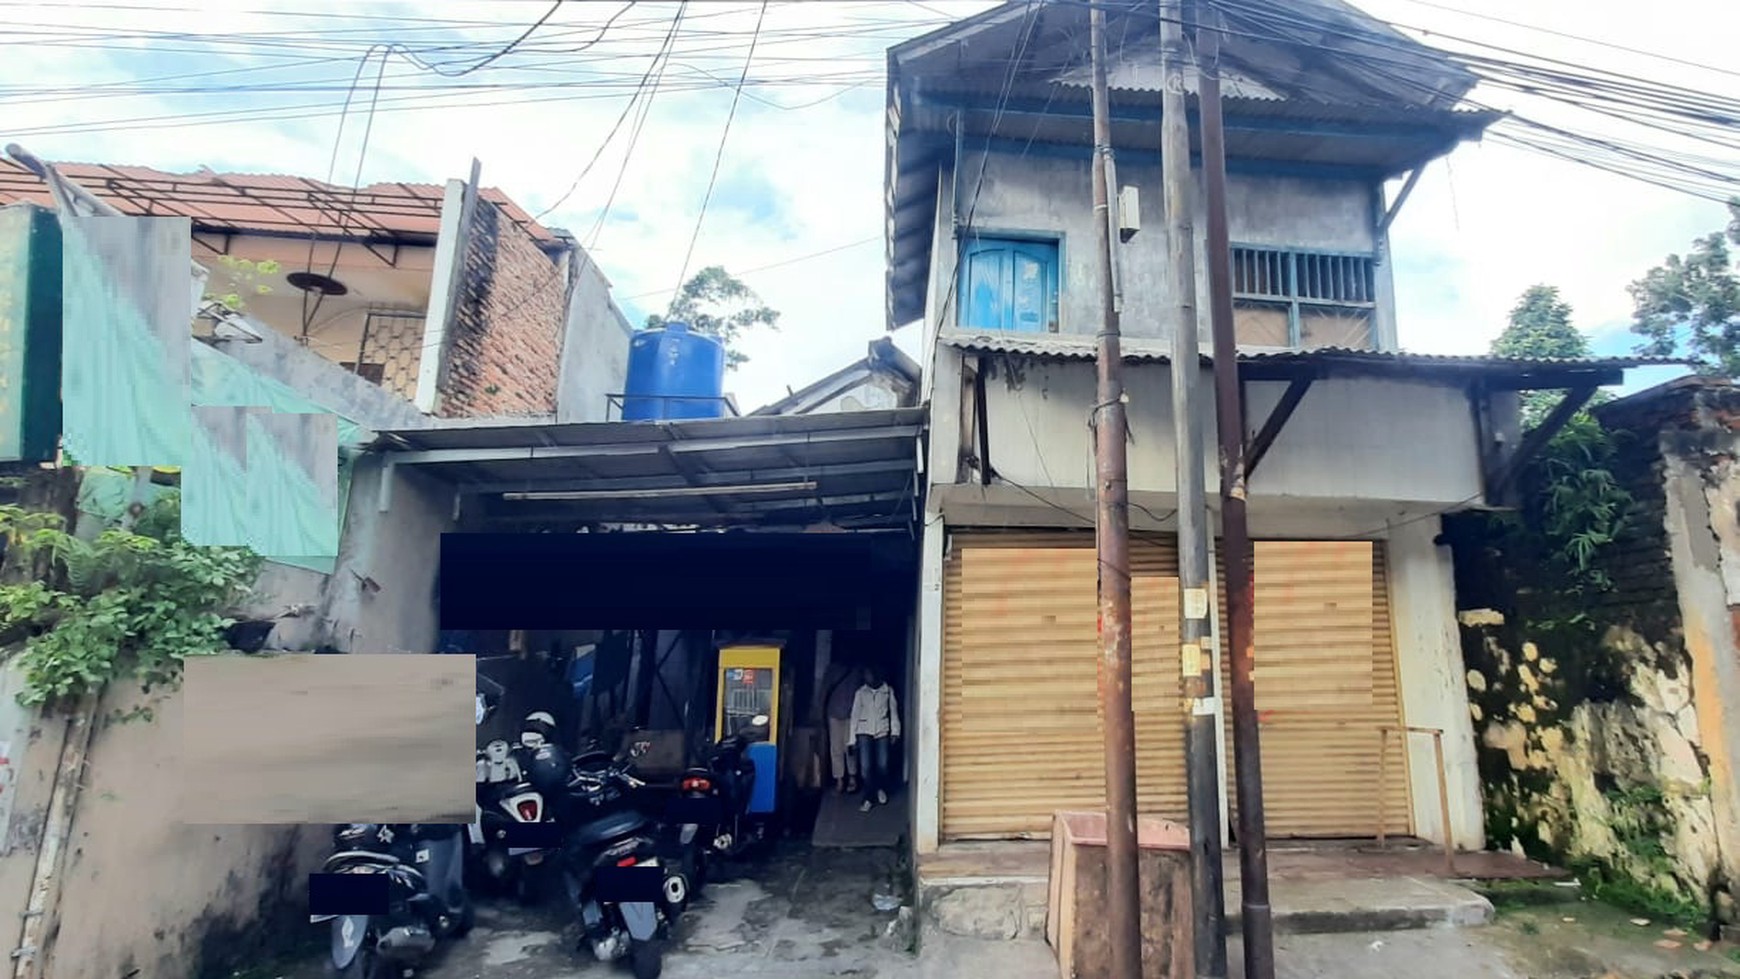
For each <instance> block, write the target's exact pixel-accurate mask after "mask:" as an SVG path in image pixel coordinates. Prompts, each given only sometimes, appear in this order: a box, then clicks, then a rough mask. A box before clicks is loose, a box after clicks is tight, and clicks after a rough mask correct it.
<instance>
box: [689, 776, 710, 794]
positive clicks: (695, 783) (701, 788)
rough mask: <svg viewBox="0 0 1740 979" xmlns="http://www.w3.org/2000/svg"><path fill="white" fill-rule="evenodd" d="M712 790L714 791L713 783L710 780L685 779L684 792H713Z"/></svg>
mask: <svg viewBox="0 0 1740 979" xmlns="http://www.w3.org/2000/svg"><path fill="white" fill-rule="evenodd" d="M712 790H713V783H712V781H711V780H709V779H704V778H686V779H683V791H684V792H711V791H712Z"/></svg>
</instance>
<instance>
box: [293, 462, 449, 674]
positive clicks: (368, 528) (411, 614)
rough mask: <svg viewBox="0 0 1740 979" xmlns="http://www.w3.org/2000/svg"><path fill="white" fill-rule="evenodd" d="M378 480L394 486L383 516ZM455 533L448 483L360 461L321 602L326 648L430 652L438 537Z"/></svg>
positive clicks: (435, 621) (410, 470) (435, 625)
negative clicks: (333, 567) (335, 559)
mask: <svg viewBox="0 0 1740 979" xmlns="http://www.w3.org/2000/svg"><path fill="white" fill-rule="evenodd" d="M383 481H388V482H390V484H391V490H390V491H389V495H388V500H387V508H386V510H384V511H383V510H382V509H381V506H380V502H381V495H380V494H381V484H382V482H383ZM454 527H455V523H454V495H453V491H452V490H451V489H450V488H449V487H447V486H446V485H445V484H443V483H441V482H439V481H437V480H435V479H433V478H431V477H429V476H425V475H423V474H421V473H419V472H417V471H416V467H414V466H393V467H388V466H385V465H384V464H383V463H382V461H381V459H380V457H378V456H373V457H367V458H365V459H363V460H362V461H360V462H359V463H358V464H357V469H356V475H355V476H354V481H353V482H352V484H351V506H350V510H349V513H348V514H347V517H346V520H345V531H344V536H343V538H342V540H341V541H340V543H339V554H338V565H337V569H336V571H335V573H334V574H333V576H332V580H331V582H330V584H329V585H328V587H327V588H326V590H325V592H324V593H323V595H322V597H321V608H320V617H321V620H322V622H323V624H324V626H325V628H326V630H327V635H328V641H330V642H331V643H332V644H333V645H334V646H336V647H337V648H339V649H341V650H344V651H346V652H356V653H429V652H433V651H434V649H435V640H436V634H437V632H438V607H437V596H438V593H437V591H436V589H437V587H438V582H437V580H436V568H437V567H438V566H439V565H440V557H441V535H442V534H443V533H445V532H447V531H450V530H453V529H454Z"/></svg>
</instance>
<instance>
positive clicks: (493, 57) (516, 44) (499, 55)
mask: <svg viewBox="0 0 1740 979" xmlns="http://www.w3.org/2000/svg"><path fill="white" fill-rule="evenodd" d="M629 6H633V4H629ZM561 7H562V0H556V2H555V3H552V4H550V9H549V10H546V11H544V16H542V17H539V18H538V19H537V21H536V22H534V23H533V24H532V26H530V27H528V28H526V30H525V33H523V34H521V35H520V36H519V37H516V38H514V39H513V40H512V41H509V42H508V43H507V46H506V47H504V48H502V49H501V50H500V51H497V52H496V53H494V54H492V55H490V56H489V57H487V58H485V59H483V60H482V61H479V62H478V63H477V64H474V65H472V66H471V67H470V68H467V69H465V70H463V71H460V72H456V73H453V74H448V73H447V72H445V71H442V70H441V68H440V67H439V66H432V70H434V71H435V72H436V73H437V74H441V75H447V77H449V78H458V77H460V76H461V75H469V74H471V73H472V72H474V71H477V70H478V69H479V68H483V67H485V66H486V65H490V64H494V63H495V62H496V61H498V60H500V59H501V58H502V57H504V56H506V55H507V54H508V52H510V51H512V50H513V49H514V48H517V47H519V46H520V42H521V41H524V40H525V39H526V38H528V37H531V36H532V32H533V31H535V30H537V29H538V28H540V27H542V26H544V22H545V21H547V20H549V19H550V17H551V16H553V15H554V14H555V13H556V11H557V10H560V9H561ZM627 9H628V7H624V8H623V10H627ZM608 26H609V25H606V27H608Z"/></svg>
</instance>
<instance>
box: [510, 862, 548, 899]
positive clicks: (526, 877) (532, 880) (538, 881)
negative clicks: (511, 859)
mask: <svg viewBox="0 0 1740 979" xmlns="http://www.w3.org/2000/svg"><path fill="white" fill-rule="evenodd" d="M513 887H514V900H515V901H517V902H519V905H520V907H522V908H532V907H537V906H538V905H539V904H542V903H543V901H544V874H543V872H542V868H537V869H534V868H531V867H521V868H520V872H519V873H518V874H516V875H515V876H514V884H513Z"/></svg>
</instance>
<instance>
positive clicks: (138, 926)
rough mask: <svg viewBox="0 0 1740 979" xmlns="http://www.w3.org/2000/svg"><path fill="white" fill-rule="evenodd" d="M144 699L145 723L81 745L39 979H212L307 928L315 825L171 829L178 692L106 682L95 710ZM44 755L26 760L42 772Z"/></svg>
mask: <svg viewBox="0 0 1740 979" xmlns="http://www.w3.org/2000/svg"><path fill="white" fill-rule="evenodd" d="M145 703H150V704H151V706H152V707H153V709H154V710H155V711H156V712H157V715H156V718H155V720H153V721H151V722H145V721H133V722H129V723H107V724H105V725H103V726H102V727H100V728H99V729H98V730H97V731H96V733H95V735H94V736H93V740H92V744H91V753H90V756H89V764H88V769H87V771H88V773H89V774H88V776H87V780H86V784H85V786H84V789H83V791H82V793H81V797H80V800H79V807H78V810H77V813H76V815H75V817H74V819H73V824H72V831H71V835H70V838H69V840H68V848H69V849H68V852H67V863H66V872H65V878H64V880H63V883H62V885H61V886H62V891H61V899H60V907H61V915H60V928H59V932H58V934H57V935H55V936H54V938H53V941H52V944H51V945H49V946H48V947H49V949H50V952H49V956H48V959H47V963H46V964H47V975H50V976H129V975H133V976H139V977H141V979H143V977H151V979H157V977H164V979H167V977H178V979H179V977H184V976H185V977H193V979H205V977H208V976H209V977H212V979H216V977H217V976H227V975H228V974H229V972H228V971H227V970H225V971H219V969H220V968H221V967H223V966H226V965H227V966H229V967H230V968H233V967H234V966H235V965H237V964H241V963H243V962H246V961H248V960H249V959H250V958H253V957H255V956H257V955H258V954H259V953H260V951H261V950H262V942H263V941H270V940H282V939H285V938H290V937H291V936H293V935H295V934H296V932H295V931H293V929H306V928H308V918H307V916H306V915H307V912H306V907H307V905H306V896H305V893H304V888H305V887H306V884H305V882H306V880H307V875H308V874H309V873H311V872H313V871H314V870H316V869H318V866H319V861H320V860H321V859H322V858H323V857H324V855H325V849H326V846H327V844H328V843H329V841H328V840H327V839H326V838H325V834H324V833H323V832H322V830H323V829H325V827H296V826H198V825H192V824H187V823H182V822H180V821H179V818H178V817H179V813H180V812H181V811H182V810H181V808H180V803H179V798H178V797H179V795H180V793H181V791H182V788H181V782H180V779H178V778H177V777H176V775H175V772H176V766H177V764H178V759H179V758H180V755H181V717H180V710H181V697H180V696H179V695H172V696H169V697H165V698H162V699H150V698H147V697H146V696H144V695H141V694H139V693H137V692H136V688H133V687H130V686H126V685H117V686H116V687H115V688H114V689H113V690H112V691H111V693H110V694H109V695H108V696H107V697H105V703H104V706H105V708H106V709H108V710H110V711H126V710H129V709H131V708H132V707H134V706H136V705H141V704H145ZM56 754H57V753H56V752H42V753H41V754H40V755H38V756H37V758H39V759H40V760H41V761H42V762H43V763H45V764H47V765H48V767H49V770H50V771H52V770H53V765H54V761H55V755H56ZM35 760H37V759H36V758H33V761H35ZM7 919H8V920H16V919H14V918H13V916H10V915H8V916H7ZM134 970H137V971H134Z"/></svg>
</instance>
